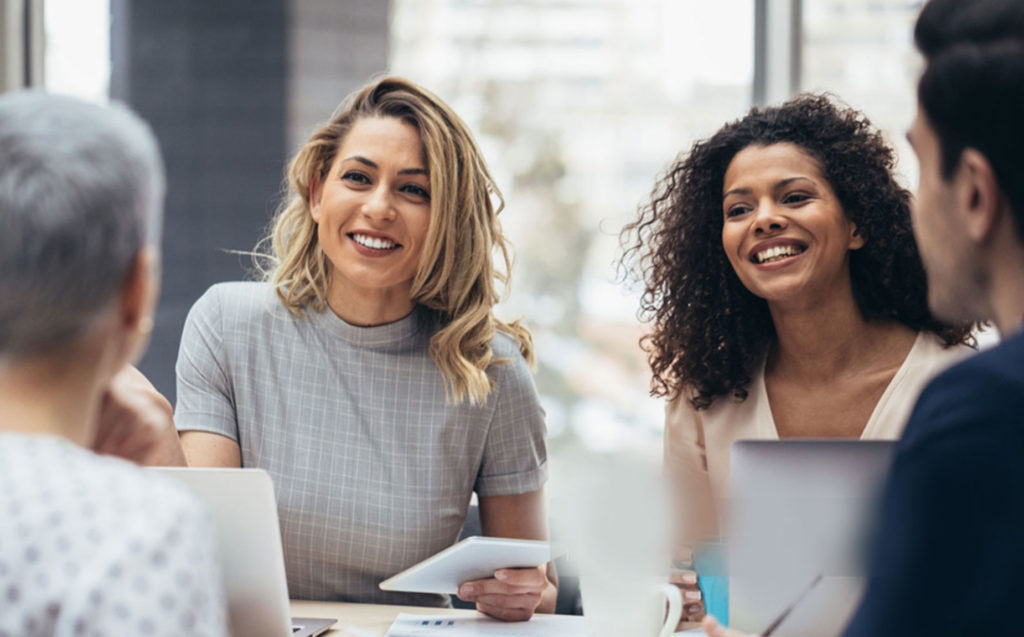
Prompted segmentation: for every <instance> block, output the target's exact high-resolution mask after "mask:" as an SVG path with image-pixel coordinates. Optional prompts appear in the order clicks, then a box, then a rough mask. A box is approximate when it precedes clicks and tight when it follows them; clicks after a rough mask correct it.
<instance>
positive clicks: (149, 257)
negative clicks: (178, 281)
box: [118, 246, 160, 362]
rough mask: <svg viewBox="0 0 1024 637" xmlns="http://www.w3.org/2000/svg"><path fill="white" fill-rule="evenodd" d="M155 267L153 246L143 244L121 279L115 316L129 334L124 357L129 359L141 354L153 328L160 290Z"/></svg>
mask: <svg viewBox="0 0 1024 637" xmlns="http://www.w3.org/2000/svg"><path fill="white" fill-rule="evenodd" d="M158 268H159V263H158V258H157V252H156V248H153V247H152V246H146V247H144V248H142V250H140V251H139V253H138V254H137V255H136V256H135V260H134V261H133V262H132V265H131V267H130V268H129V269H128V275H127V276H126V277H125V280H124V286H123V289H122V292H121V303H120V316H119V317H118V318H119V321H120V324H121V327H122V329H123V330H124V331H125V333H126V334H127V335H128V343H129V350H130V351H129V354H128V356H127V358H128V359H129V361H132V362H134V361H135V360H136V359H137V358H138V357H139V356H140V355H141V354H142V351H143V350H144V349H145V346H146V344H147V343H148V342H149V336H150V333H151V332H152V331H153V315H154V313H155V312H156V299H157V296H158V295H159V291H160V283H159V277H158V272H157V269H158Z"/></svg>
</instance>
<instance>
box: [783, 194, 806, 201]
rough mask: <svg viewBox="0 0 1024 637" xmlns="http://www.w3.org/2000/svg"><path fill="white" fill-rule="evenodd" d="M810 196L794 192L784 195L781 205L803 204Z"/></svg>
mask: <svg viewBox="0 0 1024 637" xmlns="http://www.w3.org/2000/svg"><path fill="white" fill-rule="evenodd" d="M810 198H811V196H810V195H808V194H806V193H803V192H794V193H790V194H788V195H786V197H785V198H784V199H783V200H782V203H803V202H805V201H807V200H808V199H810Z"/></svg>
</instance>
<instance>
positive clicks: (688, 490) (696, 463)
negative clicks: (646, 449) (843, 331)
mask: <svg viewBox="0 0 1024 637" xmlns="http://www.w3.org/2000/svg"><path fill="white" fill-rule="evenodd" d="M973 351H974V350H972V349H971V348H969V347H967V346H964V345H960V346H955V347H950V348H945V347H943V345H942V342H941V341H940V340H939V339H938V338H937V337H936V336H935V335H934V334H932V333H930V332H921V333H919V334H918V335H917V338H916V339H915V341H914V345H913V346H912V347H911V348H910V352H909V353H908V354H907V358H906V359H905V360H904V361H903V364H902V365H901V366H900V368H899V369H898V370H897V371H896V375H895V376H893V379H892V381H890V383H889V386H888V387H886V389H885V392H884V393H883V394H882V397H881V398H880V399H879V401H878V404H876V405H875V409H874V411H873V412H872V413H871V417H870V418H869V419H868V423H867V425H866V426H865V427H864V432H863V433H862V434H861V439H862V440H868V439H881V440H895V439H897V438H899V436H900V434H901V433H902V432H903V427H904V425H905V424H906V422H907V419H908V418H909V417H910V412H911V409H913V407H914V403H915V402H916V401H917V396H918V394H920V393H921V390H922V389H923V388H924V386H925V385H926V384H927V383H928V381H929V380H931V379H932V377H934V376H935V375H936V374H938V373H939V372H941V371H942V370H944V369H945V368H947V367H949V366H950V365H952V364H953V363H955V362H957V361H958V360H960V359H961V358H963V357H964V356H966V355H968V354H970V353H971V352H973ZM747 391H748V396H747V398H746V400H743V401H738V400H736V399H731V398H718V399H717V400H715V402H713V403H712V404H711V407H709V408H708V409H706V410H703V411H697V410H695V409H694V408H693V407H692V406H691V405H690V402H689V401H688V400H687V399H686V398H685V397H680V398H677V399H675V400H673V401H671V402H669V403H668V405H667V406H666V410H665V411H666V414H665V450H664V453H665V469H666V472H667V473H668V474H669V475H670V476H671V478H672V481H673V484H674V486H675V487H676V489H677V491H676V493H677V494H678V496H679V500H678V502H679V504H680V508H681V509H682V510H681V511H680V514H681V515H683V516H684V519H686V520H687V521H688V523H687V524H686V525H685V526H686V527H687V528H688V529H689V533H697V534H698V535H699V536H704V535H707V534H712V533H713V532H714V531H713V527H708V526H707V514H711V515H712V516H713V515H714V514H713V506H714V502H716V501H718V500H720V499H721V498H724V497H726V496H727V495H728V488H729V452H730V448H731V447H732V443H733V442H735V441H737V440H750V439H755V440H778V439H779V433H778V430H777V429H776V428H775V420H774V419H773V418H772V412H771V406H770V405H769V404H768V393H767V390H766V389H765V384H764V365H763V364H762V365H761V368H760V369H759V371H758V372H757V374H755V375H754V377H753V379H752V380H751V382H750V386H749V387H748V388H747ZM695 514H697V515H695ZM696 518H703V519H704V522H702V523H700V524H697V526H694V524H695V523H696ZM712 519H714V518H713V517H712ZM691 537H692V536H691Z"/></svg>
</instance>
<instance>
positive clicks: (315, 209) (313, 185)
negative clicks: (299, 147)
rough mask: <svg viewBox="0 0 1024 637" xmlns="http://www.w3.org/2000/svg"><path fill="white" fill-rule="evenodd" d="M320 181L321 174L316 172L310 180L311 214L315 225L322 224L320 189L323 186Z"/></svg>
mask: <svg viewBox="0 0 1024 637" xmlns="http://www.w3.org/2000/svg"><path fill="white" fill-rule="evenodd" d="M321 182H322V180H321V179H320V172H319V171H317V172H314V173H313V176H312V177H310V178H309V214H310V215H311V216H312V217H313V222H314V223H320V195H321V192H320V188H321V186H322V185H323V184H322V183H321Z"/></svg>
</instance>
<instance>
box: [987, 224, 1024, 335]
mask: <svg viewBox="0 0 1024 637" xmlns="http://www.w3.org/2000/svg"><path fill="white" fill-rule="evenodd" d="M1008 225H1010V226H1012V224H1008ZM997 236H998V237H999V238H998V239H997V240H996V242H995V245H994V246H992V247H993V249H992V251H991V253H990V254H991V258H990V261H989V268H988V275H989V276H988V286H987V288H988V289H987V290H986V296H987V300H988V305H989V309H990V317H991V318H992V320H993V321H994V322H995V324H996V328H997V329H998V330H999V334H1000V336H1001V337H1002V338H1009V337H1010V336H1012V335H1014V334H1016V333H1017V332H1018V331H1020V330H1021V328H1022V327H1024V325H1022V323H1024V243H1022V242H1021V240H1020V239H1019V238H1018V234H1017V233H1016V232H1015V229H1014V228H1013V227H1007V228H1003V229H1002V231H1001V232H999V233H998V235H997Z"/></svg>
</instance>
